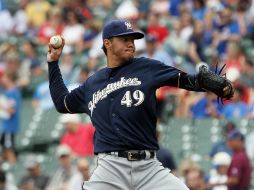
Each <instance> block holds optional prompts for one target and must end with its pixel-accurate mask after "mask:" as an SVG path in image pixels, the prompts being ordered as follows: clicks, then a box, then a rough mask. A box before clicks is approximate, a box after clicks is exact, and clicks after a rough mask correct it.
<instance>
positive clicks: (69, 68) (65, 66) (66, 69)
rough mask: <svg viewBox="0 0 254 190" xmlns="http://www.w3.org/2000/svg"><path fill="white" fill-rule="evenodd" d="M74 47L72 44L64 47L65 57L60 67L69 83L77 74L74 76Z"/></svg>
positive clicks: (66, 81)
mask: <svg viewBox="0 0 254 190" xmlns="http://www.w3.org/2000/svg"><path fill="white" fill-rule="evenodd" d="M73 54H74V49H73V47H72V46H66V47H65V48H64V49H63V57H62V59H61V62H60V65H59V66H60V69H61V72H62V73H63V74H62V75H63V80H64V81H65V83H66V84H67V85H68V84H69V83H70V82H71V81H72V78H75V77H76V76H73V74H74V60H73V59H74V57H73Z"/></svg>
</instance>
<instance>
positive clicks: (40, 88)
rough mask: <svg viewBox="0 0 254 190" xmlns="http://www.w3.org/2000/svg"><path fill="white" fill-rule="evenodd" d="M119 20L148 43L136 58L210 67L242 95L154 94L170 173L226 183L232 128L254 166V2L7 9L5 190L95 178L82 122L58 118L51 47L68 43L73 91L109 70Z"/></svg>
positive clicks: (25, 0) (192, 69)
mask: <svg viewBox="0 0 254 190" xmlns="http://www.w3.org/2000/svg"><path fill="white" fill-rule="evenodd" d="M113 18H120V19H121V18H122V19H129V20H130V21H131V23H132V26H133V29H134V30H140V31H142V32H144V33H145V34H146V38H144V39H141V40H137V41H135V44H136V51H137V54H136V56H137V57H141V56H146V57H150V58H154V59H157V60H160V61H162V62H164V63H165V64H168V65H171V66H174V67H177V68H179V69H181V70H183V71H185V72H188V73H191V74H195V73H197V71H198V68H199V66H200V65H203V64H207V65H208V66H209V68H210V69H211V70H213V71H215V72H218V71H219V70H220V69H221V68H222V67H223V65H224V64H226V67H225V69H224V70H223V71H222V74H224V73H226V76H227V78H228V79H229V80H231V81H232V82H233V84H234V86H235V88H236V91H235V96H234V98H233V100H232V101H230V102H227V101H226V102H224V105H223V104H221V103H219V102H218V101H217V97H216V96H215V95H214V94H212V93H195V92H187V91H185V90H182V89H176V88H172V87H163V88H160V89H159V90H157V99H158V126H157V131H158V140H159V142H160V145H161V149H163V153H162V157H163V158H162V160H164V161H165V164H169V165H165V166H166V167H170V168H171V169H172V170H173V172H174V174H175V175H177V176H179V177H180V178H181V179H182V180H184V181H185V182H186V183H187V185H188V186H189V187H190V189H192V190H203V189H207V188H205V187H204V186H205V185H204V184H207V183H212V182H213V180H214V179H215V181H216V180H217V182H218V180H219V181H220V180H222V181H223V180H224V178H227V168H228V166H229V165H230V162H231V159H232V157H233V153H232V147H229V146H228V143H227V142H228V134H229V133H230V132H231V131H232V130H234V129H237V130H238V131H240V132H241V134H242V135H243V136H244V141H243V145H242V146H243V147H245V150H246V153H247V155H248V157H249V159H250V162H253V164H254V120H253V118H254V96H253V92H254V91H253V87H254V62H253V58H254V1H251V0H0V144H1V146H0V153H1V155H0V189H4V188H2V187H4V186H5V190H13V189H21V190H44V189H47V190H50V189H54V190H74V189H75V190H76V189H78V188H80V183H81V182H82V181H83V180H87V179H88V178H89V176H90V174H91V173H92V171H93V169H94V167H95V166H96V157H95V156H94V155H93V143H92V138H93V133H94V128H93V126H92V124H91V123H90V119H89V118H88V117H87V116H86V115H84V114H83V115H68V114H67V115H61V114H59V113H57V112H56V111H55V109H54V106H53V103H52V100H51V97H50V93H49V89H48V76H47V63H46V54H47V50H48V49H47V44H48V42H49V38H50V37H51V36H53V35H56V34H59V35H61V36H63V37H64V38H65V41H66V46H65V47H64V50H63V54H62V57H61V60H60V61H59V64H60V69H61V71H62V75H63V79H64V82H65V84H66V85H67V86H68V88H69V90H71V89H73V88H75V87H77V86H79V84H81V83H82V82H84V81H85V80H86V79H87V77H89V76H90V75H91V74H93V73H94V72H95V71H97V70H98V69H100V68H102V67H105V64H106V60H105V56H104V53H103V51H102V50H101V46H102V37H101V30H102V27H103V25H104V24H105V23H106V22H107V21H108V20H110V19H113ZM221 153H222V154H221ZM220 166H222V167H224V169H225V168H226V169H225V170H223V169H222V170H220V171H219V169H218V168H219V167H220ZM250 167H252V166H250ZM251 169H252V168H251ZM221 171H222V172H221ZM218 176H219V177H218ZM191 182H193V183H194V184H193V183H191ZM252 184H254V178H253V180H252ZM158 189H159V187H158ZM211 189H213V190H216V188H211ZM220 189H221V190H222V189H224V190H226V189H227V187H225V186H223V187H221V188H220ZM252 189H254V188H252ZM217 190H219V188H218V189H217Z"/></svg>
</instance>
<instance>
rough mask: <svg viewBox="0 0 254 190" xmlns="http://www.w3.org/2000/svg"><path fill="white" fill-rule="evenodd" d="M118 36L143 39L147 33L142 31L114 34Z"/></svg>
mask: <svg viewBox="0 0 254 190" xmlns="http://www.w3.org/2000/svg"><path fill="white" fill-rule="evenodd" d="M118 36H133V37H134V38H135V39H141V38H144V36H145V35H144V34H143V33H142V32H125V33H122V34H118V35H114V36H113V37H118Z"/></svg>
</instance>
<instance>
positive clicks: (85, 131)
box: [60, 114, 95, 157]
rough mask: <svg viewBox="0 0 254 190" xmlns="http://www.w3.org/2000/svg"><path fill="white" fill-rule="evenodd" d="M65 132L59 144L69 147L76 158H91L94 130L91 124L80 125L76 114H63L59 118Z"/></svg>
mask: <svg viewBox="0 0 254 190" xmlns="http://www.w3.org/2000/svg"><path fill="white" fill-rule="evenodd" d="M60 122H61V123H62V124H63V125H64V128H65V132H64V134H63V136H62V137H61V139H60V144H63V145H67V146H69V147H70V149H71V151H72V154H73V155H75V156H78V157H81V156H93V155H94V148H93V136H94V131H95V128H94V127H93V125H92V124H90V123H87V124H82V123H81V119H80V116H79V115H78V114H64V115H62V116H61V117H60Z"/></svg>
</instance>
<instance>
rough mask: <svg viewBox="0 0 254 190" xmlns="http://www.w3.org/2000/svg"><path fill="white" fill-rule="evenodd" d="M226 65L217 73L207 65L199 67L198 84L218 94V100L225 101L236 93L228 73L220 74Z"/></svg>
mask: <svg viewBox="0 0 254 190" xmlns="http://www.w3.org/2000/svg"><path fill="white" fill-rule="evenodd" d="M224 67H225V65H224V66H223V67H222V68H221V70H220V71H219V72H218V73H217V67H216V71H215V72H212V71H210V70H209V69H208V68H207V67H206V66H205V65H203V66H201V67H200V68H199V73H198V75H197V77H198V84H199V86H200V87H201V88H202V89H203V90H205V91H211V92H213V93H215V94H216V95H217V96H218V101H221V103H223V101H224V100H229V99H231V98H232V97H233V95H234V88H233V86H232V84H231V82H230V81H229V80H228V79H227V78H226V74H223V75H220V74H221V72H222V70H223V69H224Z"/></svg>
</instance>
